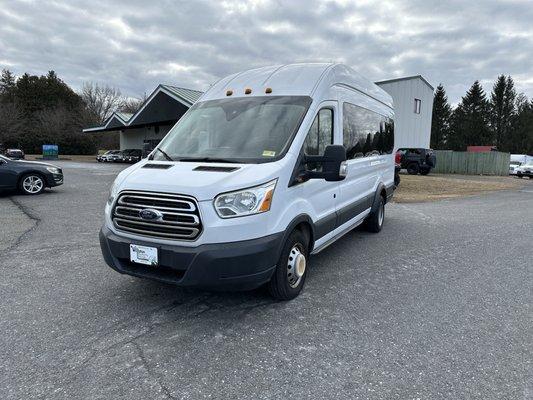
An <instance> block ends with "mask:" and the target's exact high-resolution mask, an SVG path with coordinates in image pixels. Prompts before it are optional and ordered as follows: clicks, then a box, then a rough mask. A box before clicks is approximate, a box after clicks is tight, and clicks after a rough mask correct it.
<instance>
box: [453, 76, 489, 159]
mask: <svg viewBox="0 0 533 400" xmlns="http://www.w3.org/2000/svg"><path fill="white" fill-rule="evenodd" d="M489 121H490V108H489V102H488V101H487V96H486V94H485V92H484V90H483V88H482V87H481V84H480V83H479V81H475V82H474V84H473V85H472V86H471V87H470V89H469V90H468V92H466V95H465V96H464V97H463V98H462V99H461V102H460V103H459V105H458V106H457V108H456V109H455V111H454V113H453V117H452V130H451V132H450V139H449V146H448V147H450V148H451V149H452V150H458V151H465V150H466V147H467V146H476V145H477V146H479V145H485V146H488V145H492V143H493V136H492V132H491V129H490V126H489Z"/></svg>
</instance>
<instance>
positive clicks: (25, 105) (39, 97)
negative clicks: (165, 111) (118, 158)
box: [0, 69, 144, 154]
mask: <svg viewBox="0 0 533 400" xmlns="http://www.w3.org/2000/svg"><path fill="white" fill-rule="evenodd" d="M143 100H144V99H132V98H127V97H125V96H123V95H122V94H121V92H120V90H118V89H115V88H113V87H110V86H105V85H99V84H96V83H92V82H87V83H85V84H84V85H83V87H82V88H81V90H80V91H79V92H75V91H74V90H72V89H71V88H70V87H69V86H68V85H67V84H66V83H65V82H63V81H62V80H61V79H60V78H59V77H58V76H57V74H56V73H55V72H54V71H50V72H48V73H47V74H46V75H42V76H37V75H30V74H27V73H26V74H24V75H22V76H20V77H16V76H15V75H14V74H13V73H12V72H11V71H9V70H7V69H3V70H2V72H1V74H0V148H2V147H3V148H20V149H22V150H24V151H25V152H26V153H29V154H32V153H33V154H40V153H41V152H42V145H43V144H56V145H58V146H59V151H60V153H61V154H95V153H96V151H97V150H98V149H101V148H103V149H105V148H117V147H118V145H119V143H118V142H119V137H118V134H116V133H115V134H113V133H111V132H103V133H101V134H84V133H82V129H84V128H87V127H91V126H98V125H101V124H102V123H103V122H104V121H106V120H107V118H109V117H110V116H111V114H112V113H113V112H114V111H123V112H130V113H134V112H135V111H136V110H137V109H138V108H139V107H140V105H141V104H142V102H143Z"/></svg>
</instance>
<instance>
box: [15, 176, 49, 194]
mask: <svg viewBox="0 0 533 400" xmlns="http://www.w3.org/2000/svg"><path fill="white" fill-rule="evenodd" d="M44 187H45V186H44V179H43V177H42V176H41V175H38V174H28V175H25V176H24V177H22V179H21V180H20V184H19V188H20V190H21V191H22V193H24V194H39V193H41V192H42V191H43V190H44Z"/></svg>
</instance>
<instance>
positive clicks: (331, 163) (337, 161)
mask: <svg viewBox="0 0 533 400" xmlns="http://www.w3.org/2000/svg"><path fill="white" fill-rule="evenodd" d="M304 163H306V164H307V163H318V164H319V165H321V166H322V171H305V175H304V176H303V178H304V180H307V179H325V180H326V181H328V182H337V181H342V180H343V179H344V178H346V172H347V164H346V149H345V148H344V146H341V145H331V146H328V147H326V149H325V150H324V155H323V156H305V157H304Z"/></svg>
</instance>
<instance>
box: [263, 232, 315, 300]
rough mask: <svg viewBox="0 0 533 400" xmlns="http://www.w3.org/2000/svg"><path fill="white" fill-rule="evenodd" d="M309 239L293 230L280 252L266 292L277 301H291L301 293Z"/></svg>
mask: <svg viewBox="0 0 533 400" xmlns="http://www.w3.org/2000/svg"><path fill="white" fill-rule="evenodd" d="M308 258H309V239H308V238H307V237H306V235H304V234H303V233H302V232H301V231H300V230H294V231H293V232H292V233H291V234H290V236H289V238H288V239H287V241H286V242H285V245H284V246H283V250H282V252H281V256H280V259H279V261H278V264H277V266H276V270H275V271H274V275H273V276H272V279H271V280H270V282H269V283H268V291H269V293H270V295H271V296H272V297H274V298H275V299H277V300H284V301H286V300H292V299H294V298H295V297H296V296H298V295H299V294H300V292H301V291H302V289H303V287H304V284H305V278H306V277H307V260H308Z"/></svg>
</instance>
